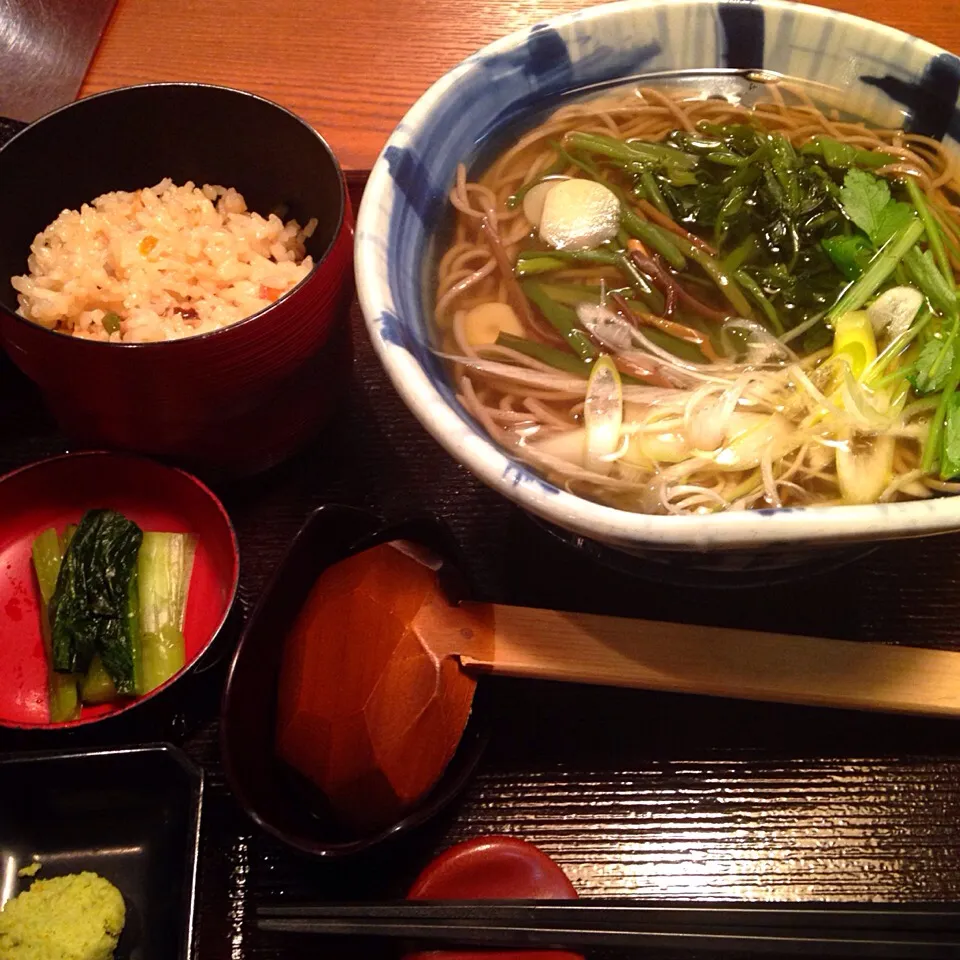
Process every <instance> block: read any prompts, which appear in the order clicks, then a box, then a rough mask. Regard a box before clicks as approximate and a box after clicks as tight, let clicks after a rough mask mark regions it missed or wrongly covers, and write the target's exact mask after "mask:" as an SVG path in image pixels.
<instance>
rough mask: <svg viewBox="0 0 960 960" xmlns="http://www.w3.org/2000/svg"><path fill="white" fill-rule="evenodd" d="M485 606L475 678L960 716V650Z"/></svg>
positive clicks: (463, 658)
mask: <svg viewBox="0 0 960 960" xmlns="http://www.w3.org/2000/svg"><path fill="white" fill-rule="evenodd" d="M470 606H471V605H470V604H465V605H464V607H467V608H469V607H470ZM477 607H478V609H479V607H480V605H477ZM483 608H484V611H485V612H486V611H492V614H493V620H494V635H493V644H492V647H493V651H492V653H490V650H489V648H490V644H489V643H487V644H486V645H485V648H478V649H476V650H473V651H471V650H470V649H469V644H461V647H460V662H461V664H462V665H463V666H464V667H465V668H467V669H469V670H471V671H481V672H489V673H496V674H501V675H506V676H515V677H531V678H539V679H545V680H566V681H570V682H580V683H595V684H602V685H605V686H615V687H636V688H640V689H643V690H664V691H670V692H673V693H698V694H708V695H712V696H720V697H736V698H740V699H746V700H769V701H774V702H780V703H799V704H807V705H810V706H821V707H842V708H847V709H854V710H880V711H889V712H894V713H918V714H935V715H941V716H960V653H951V652H948V651H943V650H929V649H925V648H920V647H895V646H888V645H885V644H879V643H865V642H855V641H848V640H823V639H816V638H813V637H797V636H786V635H782V634H775V633H760V632H755V631H749V630H730V629H724V628H720V627H701V626H693V625H689V624H683V623H656V622H653V621H647V620H628V619H621V618H618V617H602V616H594V615H589V614H581V613H560V612H557V611H553V610H534V609H531V608H528V607H506V606H496V605H494V606H487V605H483ZM461 609H463V608H461Z"/></svg>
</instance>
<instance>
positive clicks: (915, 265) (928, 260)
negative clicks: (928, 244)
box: [903, 247, 957, 319]
mask: <svg viewBox="0 0 960 960" xmlns="http://www.w3.org/2000/svg"><path fill="white" fill-rule="evenodd" d="M903 262H904V263H905V264H906V267H907V270H909V271H910V275H911V277H913V280H914V282H915V283H916V285H917V287H918V288H919V290H920V292H921V293H922V294H923V295H924V296H925V297H926V298H927V299H928V300H929V301H930V303H931V304H932V306H933V307H934V308H935V309H936V310H939V311H940V312H941V313H942V314H944V315H945V316H947V317H950V318H954V319H955V318H956V316H957V295H956V291H955V290H954V289H953V287H952V285H950V284H948V283H947V281H946V280H944V278H943V275H942V274H941V273H940V271H939V270H938V269H937V264H936V261H935V260H934V257H933V253H932V252H931V251H930V250H925V251H923V253H921V252H920V250H918V249H917V248H916V247H914V248H913V249H912V250H911V251H910V252H909V253H908V254H907V255H906V256H905V257H904V258H903Z"/></svg>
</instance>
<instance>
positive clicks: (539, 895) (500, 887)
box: [404, 837, 583, 960]
mask: <svg viewBox="0 0 960 960" xmlns="http://www.w3.org/2000/svg"><path fill="white" fill-rule="evenodd" d="M407 898H408V899H410V900H575V899H576V898H577V892H576V890H575V889H574V887H573V884H572V883H571V882H570V881H569V879H567V876H566V874H565V873H564V872H563V870H561V869H560V867H558V866H557V864H555V863H554V862H553V860H551V859H550V858H549V857H548V856H547V855H546V854H545V853H544V852H543V851H542V850H539V849H538V848H537V847H535V846H534V845H533V844H532V843H527V842H526V841H524V840H519V839H517V838H515V837H478V838H477V839H476V840H468V841H467V842H466V843H460V844H457V846H455V847H451V848H450V849H449V850H447V851H446V852H444V853H442V854H441V855H440V856H439V857H437V858H436V859H435V860H433V861H432V862H431V863H430V864H428V866H427V867H426V869H425V870H424V871H423V873H421V874H420V876H419V877H418V878H417V880H416V882H415V883H414V884H413V886H412V887H411V888H410V892H409V893H408V894H407ZM404 960H583V957H581V956H580V955H579V954H576V953H567V952H566V951H559V950H479V951H478V950H467V951H463V950H457V951H451V950H432V951H429V952H424V953H411V954H407V955H406V957H405V958H404Z"/></svg>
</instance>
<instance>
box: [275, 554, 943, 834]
mask: <svg viewBox="0 0 960 960" xmlns="http://www.w3.org/2000/svg"><path fill="white" fill-rule="evenodd" d="M484 673H490V674H498V675H505V676H512V677H531V678H536V679H540V680H566V681H574V682H578V683H592V684H603V685H608V686H618V687H635V688H639V689H644V690H662V691H671V692H676V693H697V694H709V695H714V696H722V697H735V698H742V699H750V700H768V701H777V702H783V703H797V704H808V705H814V706H826V707H843V708H847V709H860V710H879V711H891V712H902V713H917V714H934V715H941V716H960V653H951V652H947V651H941V650H929V649H921V648H916V647H896V646H888V645H884V644H877V643H864V642H852V641H842V640H824V639H815V638H811V637H798V636H785V635H780V634H774V633H764V632H758V631H748V630H732V629H722V628H718V627H702V626H694V625H690V624H682V623H656V622H652V621H645V620H632V619H625V618H619V617H606V616H597V615H591V614H582V613H563V612H558V611H555V610H538V609H531V608H526V607H511V606H502V605H499V604H483V603H469V602H468V603H462V604H459V605H453V604H451V603H450V601H449V600H448V598H447V596H446V594H445V592H444V590H443V589H442V588H441V585H440V582H439V578H438V575H437V564H436V563H435V562H433V561H432V559H431V558H425V557H424V556H422V555H420V553H419V548H415V547H412V546H411V545H408V544H398V543H383V544H380V545H378V546H375V547H372V548H370V549H368V550H365V551H363V552H361V553H357V554H354V555H353V556H351V557H349V558H347V559H346V560H343V561H341V562H339V563H337V564H335V565H333V566H331V567H329V568H327V569H326V570H325V571H324V572H323V573H322V574H321V575H320V577H319V579H318V580H317V582H316V584H315V585H314V587H313V589H312V591H311V592H310V595H309V597H308V599H307V602H306V604H305V605H304V606H303V608H302V609H301V611H300V614H299V616H298V618H297V620H296V623H295V626H294V628H293V630H292V632H291V633H290V635H289V637H288V639H287V642H286V647H285V650H284V656H283V664H282V668H281V680H280V697H279V701H278V714H277V748H278V752H279V754H280V756H281V757H282V758H283V759H284V760H286V761H287V762H288V763H290V764H291V765H292V766H294V767H295V768H297V769H298V770H299V771H300V772H301V773H303V774H304V775H306V776H307V777H308V778H309V779H310V780H312V781H313V782H314V783H315V784H316V785H317V786H318V787H319V788H320V789H321V790H322V792H323V793H324V794H325V795H326V797H327V798H328V799H329V801H330V803H331V804H332V806H333V807H334V809H335V810H336V811H338V813H339V815H340V816H341V817H342V818H343V819H344V820H345V821H346V822H348V823H350V824H351V825H353V826H354V827H359V828H363V829H370V828H375V827H377V826H379V825H382V824H383V823H388V822H390V821H392V820H394V819H396V818H397V817H398V816H400V815H402V814H403V812H404V811H406V810H408V809H410V808H411V807H412V806H413V805H415V804H416V802H417V800H418V799H419V798H420V797H422V796H423V795H424V794H425V793H427V791H429V790H430V788H431V787H432V786H433V784H434V783H435V782H436V781H437V779H438V778H439V777H440V775H441V774H442V772H443V770H444V768H445V767H446V765H447V763H448V762H449V761H450V759H451V757H452V756H453V754H454V752H455V750H456V748H457V744H458V742H459V740H460V737H461V735H462V733H463V729H464V726H465V725H466V722H467V719H468V717H469V715H470V708H471V703H472V701H473V696H474V690H475V687H476V677H477V675H478V674H484Z"/></svg>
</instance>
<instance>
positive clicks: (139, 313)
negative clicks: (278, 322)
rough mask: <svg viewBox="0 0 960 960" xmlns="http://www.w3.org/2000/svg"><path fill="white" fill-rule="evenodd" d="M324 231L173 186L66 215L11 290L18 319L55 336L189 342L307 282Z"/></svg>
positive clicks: (236, 197) (226, 191)
mask: <svg viewBox="0 0 960 960" xmlns="http://www.w3.org/2000/svg"><path fill="white" fill-rule="evenodd" d="M316 224H317V221H316V220H311V221H310V222H309V223H307V225H306V226H305V227H303V228H301V226H300V224H298V223H297V221H296V220H290V221H288V222H286V223H284V222H283V220H281V219H280V217H278V216H277V215H276V214H275V213H271V214H270V215H269V216H267V217H266V218H264V217H262V216H260V214H258V213H254V212H252V211H249V210H247V205H246V202H245V201H244V199H243V196H242V195H241V194H240V193H238V192H237V191H236V190H234V189H233V188H229V187H220V186H211V185H209V184H205V185H204V186H202V187H197V186H195V185H194V184H193V183H186V184H184V185H183V186H177V185H176V184H174V183H173V182H172V181H171V180H169V179H168V180H163V181H161V182H160V183H158V184H157V185H156V186H155V187H150V188H148V189H144V190H138V191H136V192H134V193H125V192H117V193H106V194H104V195H103V196H100V197H97V199H96V200H94V201H93V202H92V203H89V204H84V205H83V206H82V207H81V208H80V210H64V211H63V213H61V214H60V216H59V217H57V219H56V220H54V221H53V223H51V224H50V225H49V226H48V227H47V228H46V229H45V230H44V231H43V232H42V233H40V234H38V235H37V237H36V239H35V240H34V242H33V245H32V247H31V248H30V257H29V259H28V261H27V265H28V267H29V271H30V272H29V274H27V275H25V276H19V277H13V278H12V280H11V283H12V284H13V286H14V289H16V291H17V294H18V297H17V299H18V301H19V304H20V309H19V313H20V314H21V316H24V317H26V318H27V319H28V320H32V321H33V322H34V323H37V324H39V325H40V326H43V327H47V328H49V329H51V330H57V331H59V332H61V333H66V334H72V335H73V336H75V337H87V338H89V339H93V340H110V341H113V342H126V343H129V342H138V341H156V340H171V339H175V338H178V337H190V336H195V335H196V334H200V333H207V332H208V331H210V330H216V329H218V328H219V327H225V326H227V325H229V324H231V323H236V322H237V321H238V320H242V319H243V318H244V317H248V316H250V315H251V314H253V313H256V312H257V311H258V310H262V309H263V308H264V307H266V306H268V305H269V304H271V303H272V302H273V301H274V300H276V299H277V298H278V297H280V296H282V295H283V294H284V293H286V291H288V290H290V289H291V288H292V287H294V286H296V284H298V283H299V282H300V281H301V280H303V278H304V277H306V276H307V274H309V273H310V271H311V270H312V269H313V260H312V259H311V258H310V257H309V256H307V254H306V250H305V247H304V243H305V241H306V240H307V238H309V237H310V235H311V234H312V233H313V231H314V229H315V228H316ZM104 321H106V326H105V325H104Z"/></svg>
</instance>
